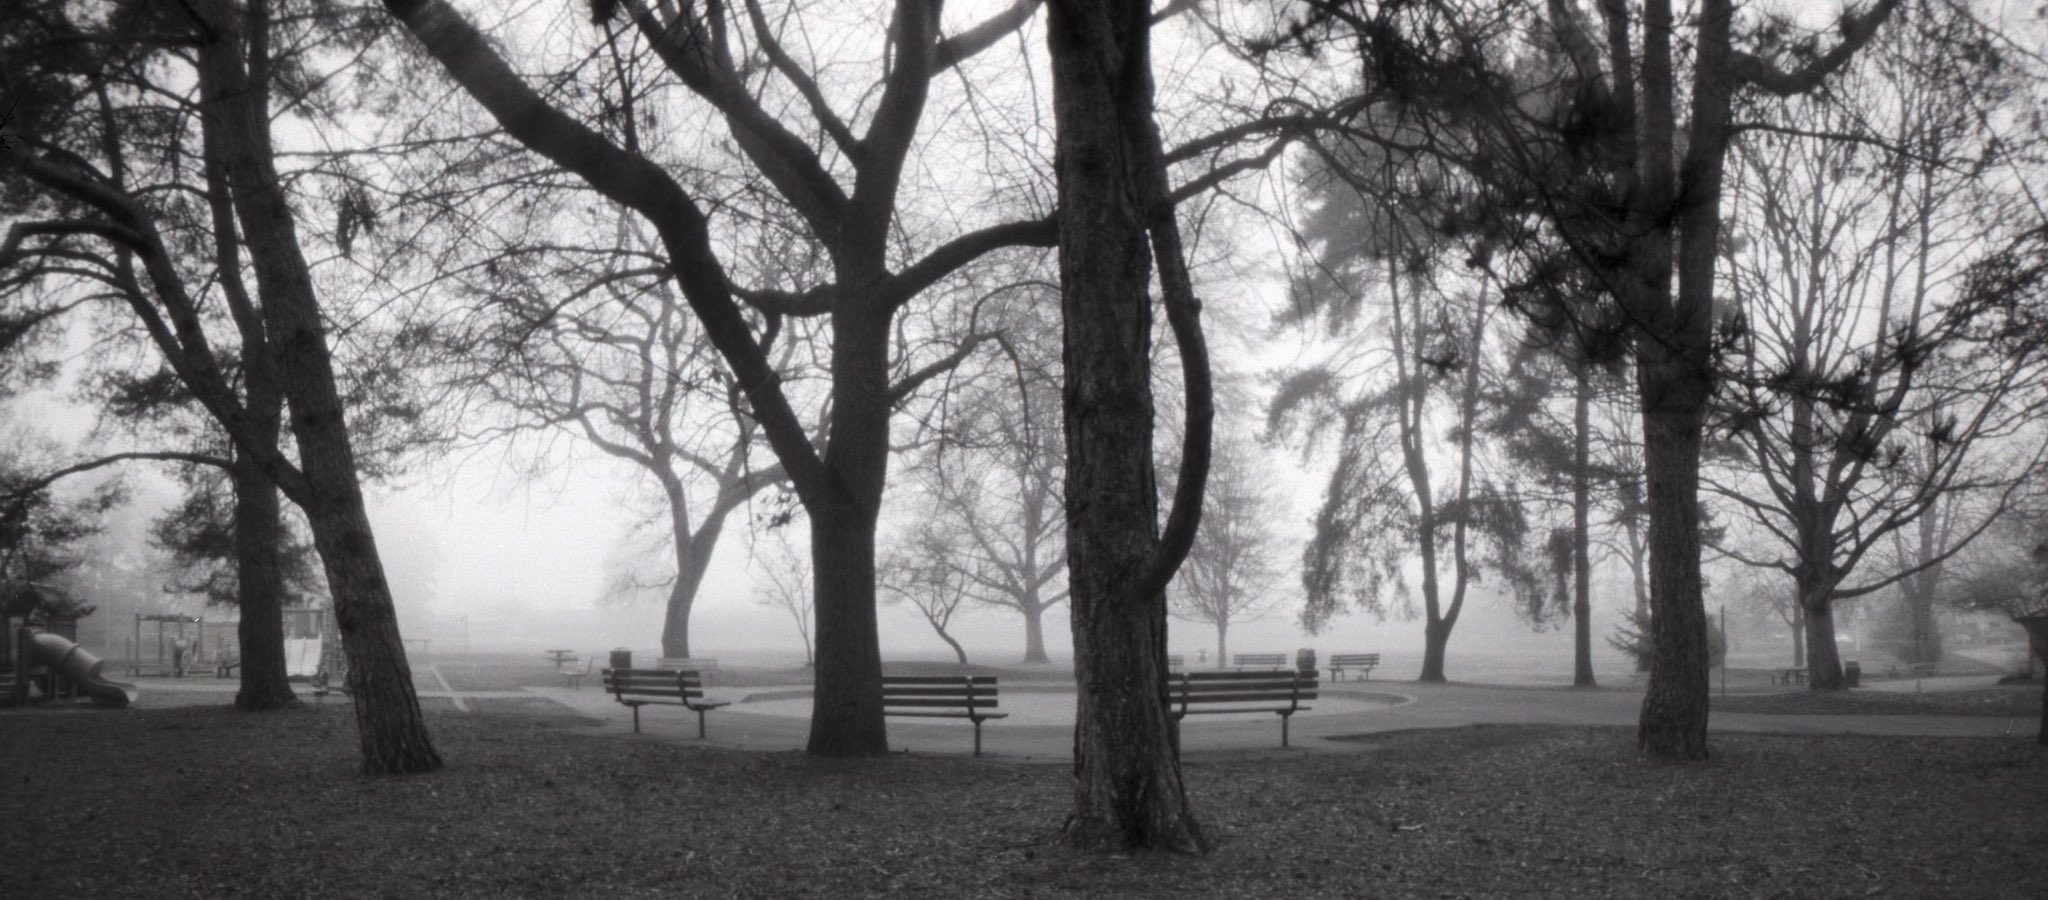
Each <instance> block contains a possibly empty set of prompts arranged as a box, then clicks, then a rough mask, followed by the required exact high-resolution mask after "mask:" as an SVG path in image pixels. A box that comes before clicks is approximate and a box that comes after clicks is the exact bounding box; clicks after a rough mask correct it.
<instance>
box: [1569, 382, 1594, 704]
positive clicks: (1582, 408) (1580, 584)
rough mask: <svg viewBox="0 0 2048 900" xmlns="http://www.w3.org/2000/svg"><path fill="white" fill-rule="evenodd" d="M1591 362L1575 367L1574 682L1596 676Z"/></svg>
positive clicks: (1587, 683)
mask: <svg viewBox="0 0 2048 900" xmlns="http://www.w3.org/2000/svg"><path fill="white" fill-rule="evenodd" d="M1590 365H1591V363H1587V362H1580V363H1578V364H1577V365H1575V366H1573V367H1572V375H1573V384H1572V387H1573V391H1572V684H1573V686H1575V687H1594V686H1596V682H1595V681H1594V679H1593V557H1592V552H1591V546H1592V542H1593V528H1592V513H1593V472H1592V468H1593V466H1592V447H1593V379H1592V374H1591V373H1590V372H1589V371H1588V367H1589V366H1590Z"/></svg>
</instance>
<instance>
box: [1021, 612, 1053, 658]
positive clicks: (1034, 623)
mask: <svg viewBox="0 0 2048 900" xmlns="http://www.w3.org/2000/svg"><path fill="white" fill-rule="evenodd" d="M1046 661H1047V660H1046V657H1045V607H1044V606H1043V605H1042V604H1038V603H1033V604H1032V605H1030V606H1027V607H1025V608H1024V663H1025V664H1026V665H1035V664H1040V663H1044V662H1046Z"/></svg>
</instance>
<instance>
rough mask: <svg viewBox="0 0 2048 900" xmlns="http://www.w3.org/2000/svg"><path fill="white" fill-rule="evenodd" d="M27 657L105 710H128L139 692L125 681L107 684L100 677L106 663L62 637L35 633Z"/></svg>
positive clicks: (41, 632) (31, 638)
mask: <svg viewBox="0 0 2048 900" xmlns="http://www.w3.org/2000/svg"><path fill="white" fill-rule="evenodd" d="M28 642H29V655H30V657H31V658H33V659H34V660H35V661H36V662H39V663H42V664H43V665H46V666H49V667H50V668H52V669H56V670H57V673H58V674H60V675H62V676H64V677H65V678H68V679H71V681H72V683H74V684H77V685H78V688H79V690H81V691H84V692H85V695H86V696H88V697H91V698H92V699H93V701H94V702H97V703H104V704H107V705H108V706H127V705H128V704H130V703H133V702H135V698H136V696H137V695H138V694H139V693H140V691H139V690H138V689H137V688H136V687H135V685H132V684H129V683H127V682H125V681H110V680H108V679H105V678H101V677H100V667H101V666H103V665H106V661H105V660H102V659H100V658H99V657H97V656H94V655H92V654H91V653H88V652H86V650H85V648H84V647H80V646H78V645H77V644H74V643H72V642H70V641H68V640H65V639H64V636H63V635H57V634H51V633H49V632H47V631H38V632H36V633H34V634H31V635H29V637H28Z"/></svg>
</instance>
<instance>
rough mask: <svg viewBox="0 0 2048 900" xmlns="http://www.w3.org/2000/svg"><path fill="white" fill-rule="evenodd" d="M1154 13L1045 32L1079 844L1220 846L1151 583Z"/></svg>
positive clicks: (1130, 3) (1079, 19)
mask: <svg viewBox="0 0 2048 900" xmlns="http://www.w3.org/2000/svg"><path fill="white" fill-rule="evenodd" d="M1149 13H1150V10H1149V8H1148V5H1147V4H1146V3H1144V2H1142V0H1117V2H1098V0H1055V2H1053V3H1052V4H1051V13H1050V16H1049V22H1048V26H1047V30H1046V44H1047V47H1048V49H1049V50H1050V52H1051V57H1052V69H1053V96H1054V104H1053V106H1054V113H1055V118H1056V121H1057V124H1058V138H1057V142H1058V151H1059V152H1058V155H1057V157H1056V158H1057V161H1058V177H1059V198H1060V203H1059V219H1060V286H1061V292H1060V294H1061V309H1062V313H1063V317H1064V322H1065V328H1066V335H1065V341H1064V350H1063V357H1064V363H1065V384H1064V390H1063V396H1062V401H1063V403H1062V406H1063V409H1064V413H1065V421H1066V455H1067V485H1066V510H1067V549H1068V560H1067V565H1068V572H1069V577H1070V584H1069V591H1070V594H1069V601H1068V602H1069V604H1070V605H1071V607H1072V615H1073V632H1074V679H1075V683H1076V692H1077V703H1076V707H1077V708H1076V712H1075V716H1076V719H1075V727H1074V810H1073V813H1072V814H1071V815H1070V816H1069V817H1068V819H1067V823H1066V826H1065V832H1066V836H1067V839H1068V841H1069V842H1071V843H1073V844H1075V845H1077V846H1082V847H1088V848H1093V849H1104V850H1130V849H1138V848H1154V849H1166V850H1176V851H1181V852H1188V853H1200V852H1204V851H1206V850H1207V849H1208V845H1207V842H1206V841H1205V840H1204V839H1203V837H1202V833H1201V829H1200V828H1199V826H1198V825H1197V824H1196V822H1195V818H1194V814H1193V811H1192V809H1191V808H1190V807H1189V805H1188V801H1187V795H1186V792H1185V790H1184V789H1183V787H1182V784H1181V769H1180V762H1179V760H1178V758H1177V757H1176V754H1175V752H1174V750H1175V748H1174V745H1173V729H1172V725H1171V723H1170V722H1169V721H1168V720H1167V715H1166V709H1167V704H1166V598H1165V595H1164V593H1163V591H1151V590H1145V588H1144V587H1141V586H1139V585H1140V582H1142V581H1143V580H1144V579H1145V578H1146V577H1147V575H1149V571H1148V570H1149V568H1150V567H1151V565H1152V563H1153V561H1154V558H1155V555H1156V554H1157V552H1158V545H1159V541H1158V537H1157V535H1158V527H1159V526H1158V519H1157V504H1158V500H1157V497H1158V494H1157V493H1156V492H1155V490H1154V484H1153V464H1152V414H1153V405H1152V390H1151V365H1150V353H1151V326H1152V311H1151V304H1150V297H1149V296H1148V288H1149V284H1150V281H1151V265H1150V259H1149V257H1148V253H1149V250H1150V247H1149V244H1148V242H1147V240H1146V229H1147V212H1148V210H1147V202H1146V199H1145V197H1146V193H1147V190H1148V185H1149V183H1150V181H1151V179H1152V178H1153V177H1154V173H1153V172H1151V171H1150V169H1151V166H1153V165H1154V164H1155V163H1154V161H1152V160H1151V159H1150V151H1149V150H1148V149H1147V148H1148V146H1150V143H1151V142H1153V141H1156V136H1154V135H1153V134H1152V131H1151V130H1152V129H1153V128H1154V125H1153V122H1152V103H1151V91H1152V86H1151V61H1150V58H1149V55H1148V50H1147V41H1148V35H1147V31H1148V27H1147V26H1148V18H1149Z"/></svg>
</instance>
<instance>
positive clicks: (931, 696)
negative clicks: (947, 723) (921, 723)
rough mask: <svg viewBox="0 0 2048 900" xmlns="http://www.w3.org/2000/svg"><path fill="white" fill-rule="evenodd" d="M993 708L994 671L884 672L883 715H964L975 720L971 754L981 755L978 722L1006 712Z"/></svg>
mask: <svg viewBox="0 0 2048 900" xmlns="http://www.w3.org/2000/svg"><path fill="white" fill-rule="evenodd" d="M995 708H996V676H994V675H884V676H882V715H885V716H912V717H918V718H926V719H966V720H968V721H970V722H973V723H974V755H975V756H980V755H981V723H983V722H986V721H988V720H989V719H1001V718H1004V717H1006V716H1008V715H1009V713H1001V712H990V711H989V710H993V709H995Z"/></svg>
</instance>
